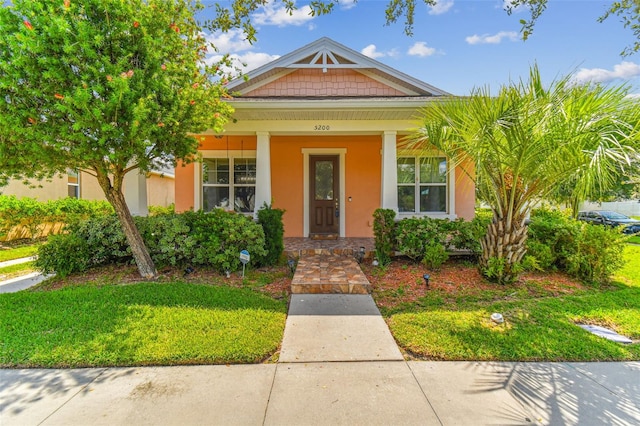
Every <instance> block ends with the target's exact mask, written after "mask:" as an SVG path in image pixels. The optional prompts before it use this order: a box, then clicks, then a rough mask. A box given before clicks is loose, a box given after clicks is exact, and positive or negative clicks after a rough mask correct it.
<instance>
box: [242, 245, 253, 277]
mask: <svg viewBox="0 0 640 426" xmlns="http://www.w3.org/2000/svg"><path fill="white" fill-rule="evenodd" d="M249 260H251V256H250V255H249V252H248V251H246V250H242V251H241V252H240V262H242V278H244V267H245V265H246V264H247V263H249Z"/></svg>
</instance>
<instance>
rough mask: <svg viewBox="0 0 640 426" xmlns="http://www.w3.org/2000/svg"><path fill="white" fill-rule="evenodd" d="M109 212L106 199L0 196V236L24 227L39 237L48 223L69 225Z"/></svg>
mask: <svg viewBox="0 0 640 426" xmlns="http://www.w3.org/2000/svg"><path fill="white" fill-rule="evenodd" d="M111 213H113V208H112V207H111V206H110V205H109V203H107V202H106V201H89V200H78V199H76V198H61V199H59V200H51V201H46V202H42V201H38V200H36V199H34V198H28V197H24V198H20V199H19V198H17V197H15V196H12V195H11V196H6V195H0V236H2V235H6V234H7V233H8V232H9V231H10V230H11V229H12V228H14V227H16V226H24V227H26V228H27V229H28V231H29V234H30V235H31V238H38V237H40V236H42V232H43V230H44V227H45V225H47V224H52V223H64V224H71V223H75V222H77V221H79V220H83V219H87V218H89V217H95V216H103V215H107V214H111Z"/></svg>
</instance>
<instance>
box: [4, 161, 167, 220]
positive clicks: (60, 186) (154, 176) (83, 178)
mask: <svg viewBox="0 0 640 426" xmlns="http://www.w3.org/2000/svg"><path fill="white" fill-rule="evenodd" d="M124 192H125V199H126V200H127V205H128V206H129V209H130V210H131V213H133V214H134V215H146V214H148V206H162V207H167V206H169V205H170V204H172V203H173V202H174V196H175V179H174V173H173V169H166V170H158V171H153V172H150V173H148V174H147V175H146V176H145V175H141V174H139V173H135V172H130V173H128V174H127V175H125V179H124ZM0 194H1V195H14V196H16V197H18V198H22V197H29V198H35V199H37V200H39V201H49V200H56V199H59V198H64V197H73V198H81V199H83V200H105V199H106V198H105V196H104V192H103V191H102V188H100V185H98V180H97V179H96V178H95V177H93V176H92V175H90V174H88V173H86V172H77V171H73V170H70V171H68V172H67V174H66V175H61V176H56V177H54V178H53V179H51V180H50V181H34V182H30V184H29V185H25V184H24V183H23V182H22V181H21V180H16V179H14V180H11V181H9V183H8V184H7V185H6V186H4V187H0Z"/></svg>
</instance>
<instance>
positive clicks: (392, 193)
mask: <svg viewBox="0 0 640 426" xmlns="http://www.w3.org/2000/svg"><path fill="white" fill-rule="evenodd" d="M396 135H397V132H395V131H385V132H384V134H383V135H382V191H381V192H382V200H381V207H382V208H383V209H391V210H394V211H395V212H396V213H397V212H398V164H397V154H396Z"/></svg>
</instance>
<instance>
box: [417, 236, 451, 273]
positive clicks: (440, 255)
mask: <svg viewBox="0 0 640 426" xmlns="http://www.w3.org/2000/svg"><path fill="white" fill-rule="evenodd" d="M448 259H449V254H448V253H447V251H446V249H445V248H444V245H442V244H439V243H437V242H433V241H429V242H428V243H427V244H425V247H424V256H423V257H422V263H424V264H425V265H426V266H427V268H429V269H438V268H440V267H441V266H442V264H443V263H444V262H446V261H447V260H448Z"/></svg>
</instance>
